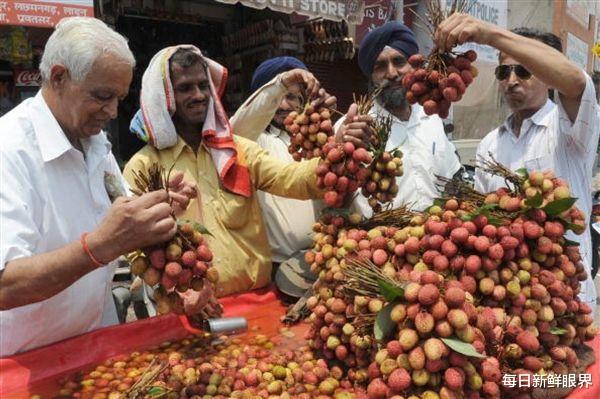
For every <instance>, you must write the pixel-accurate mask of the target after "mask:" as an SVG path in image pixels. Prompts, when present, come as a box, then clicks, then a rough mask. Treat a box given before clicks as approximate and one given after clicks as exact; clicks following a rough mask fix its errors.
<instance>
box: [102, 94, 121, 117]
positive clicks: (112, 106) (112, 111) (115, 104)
mask: <svg viewBox="0 0 600 399" xmlns="http://www.w3.org/2000/svg"><path fill="white" fill-rule="evenodd" d="M103 110H104V112H106V113H107V114H108V116H109V117H110V119H115V118H116V117H117V114H118V110H119V99H118V98H113V99H112V100H111V101H110V103H108V104H107V105H105V106H104V108H103Z"/></svg>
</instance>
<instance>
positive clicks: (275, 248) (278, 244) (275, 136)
mask: <svg viewBox="0 0 600 399" xmlns="http://www.w3.org/2000/svg"><path fill="white" fill-rule="evenodd" d="M256 143H257V144H258V145H259V146H261V147H262V148H263V149H265V150H266V151H268V152H269V154H270V155H272V156H274V157H276V158H278V159H281V160H283V161H288V162H294V159H293V158H292V156H291V155H290V153H289V152H288V146H289V145H290V136H289V135H288V133H287V132H285V131H283V130H280V129H277V128H276V127H274V126H273V125H271V126H269V127H268V128H267V131H265V132H264V133H262V134H261V135H260V136H258V138H257V140H256ZM257 194H258V202H259V203H260V208H261V210H262V213H263V219H264V221H265V224H266V226H267V235H268V237H269V245H270V246H271V251H272V252H273V261H274V262H279V263H281V262H283V261H286V260H288V259H289V258H290V257H291V256H292V255H293V254H294V253H296V252H298V251H301V250H305V249H307V248H308V247H310V245H311V244H312V238H311V234H312V226H313V224H314V222H315V219H316V212H317V208H318V206H317V205H316V204H315V202H313V201H311V200H307V201H300V200H296V199H290V198H284V197H279V196H277V195H273V194H269V193H266V192H264V191H257Z"/></svg>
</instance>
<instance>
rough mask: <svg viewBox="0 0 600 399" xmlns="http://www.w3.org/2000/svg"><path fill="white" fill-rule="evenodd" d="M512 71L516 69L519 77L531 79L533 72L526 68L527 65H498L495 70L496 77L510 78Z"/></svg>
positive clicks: (500, 78) (501, 78)
mask: <svg viewBox="0 0 600 399" xmlns="http://www.w3.org/2000/svg"><path fill="white" fill-rule="evenodd" d="M512 71H515V75H517V77H518V78H519V79H525V80H526V79H529V78H531V72H529V71H528V70H527V69H525V67H523V66H522V65H518V64H515V65H498V66H497V67H496V71H495V72H494V73H495V74H496V79H498V80H505V79H508V77H509V76H510V73H511V72H512Z"/></svg>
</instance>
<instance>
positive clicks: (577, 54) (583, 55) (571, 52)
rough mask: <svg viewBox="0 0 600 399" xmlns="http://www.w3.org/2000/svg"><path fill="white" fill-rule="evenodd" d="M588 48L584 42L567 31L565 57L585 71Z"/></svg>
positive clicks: (588, 54) (588, 53)
mask: <svg viewBox="0 0 600 399" xmlns="http://www.w3.org/2000/svg"><path fill="white" fill-rule="evenodd" d="M589 56H590V48H589V46H588V44H587V43H586V42H584V41H583V40H581V39H580V38H578V37H577V36H575V35H574V34H572V33H571V32H568V33H567V58H568V59H570V60H571V61H573V62H574V63H575V64H577V65H578V66H579V67H580V68H581V69H583V70H586V71H587V64H588V57H589Z"/></svg>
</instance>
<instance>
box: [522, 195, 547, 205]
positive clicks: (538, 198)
mask: <svg viewBox="0 0 600 399" xmlns="http://www.w3.org/2000/svg"><path fill="white" fill-rule="evenodd" d="M543 202H544V196H543V195H542V193H540V192H538V193H537V194H536V195H534V196H533V197H531V198H527V199H526V200H525V205H527V206H528V207H531V208H539V207H540V206H541V205H542V203H543Z"/></svg>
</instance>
